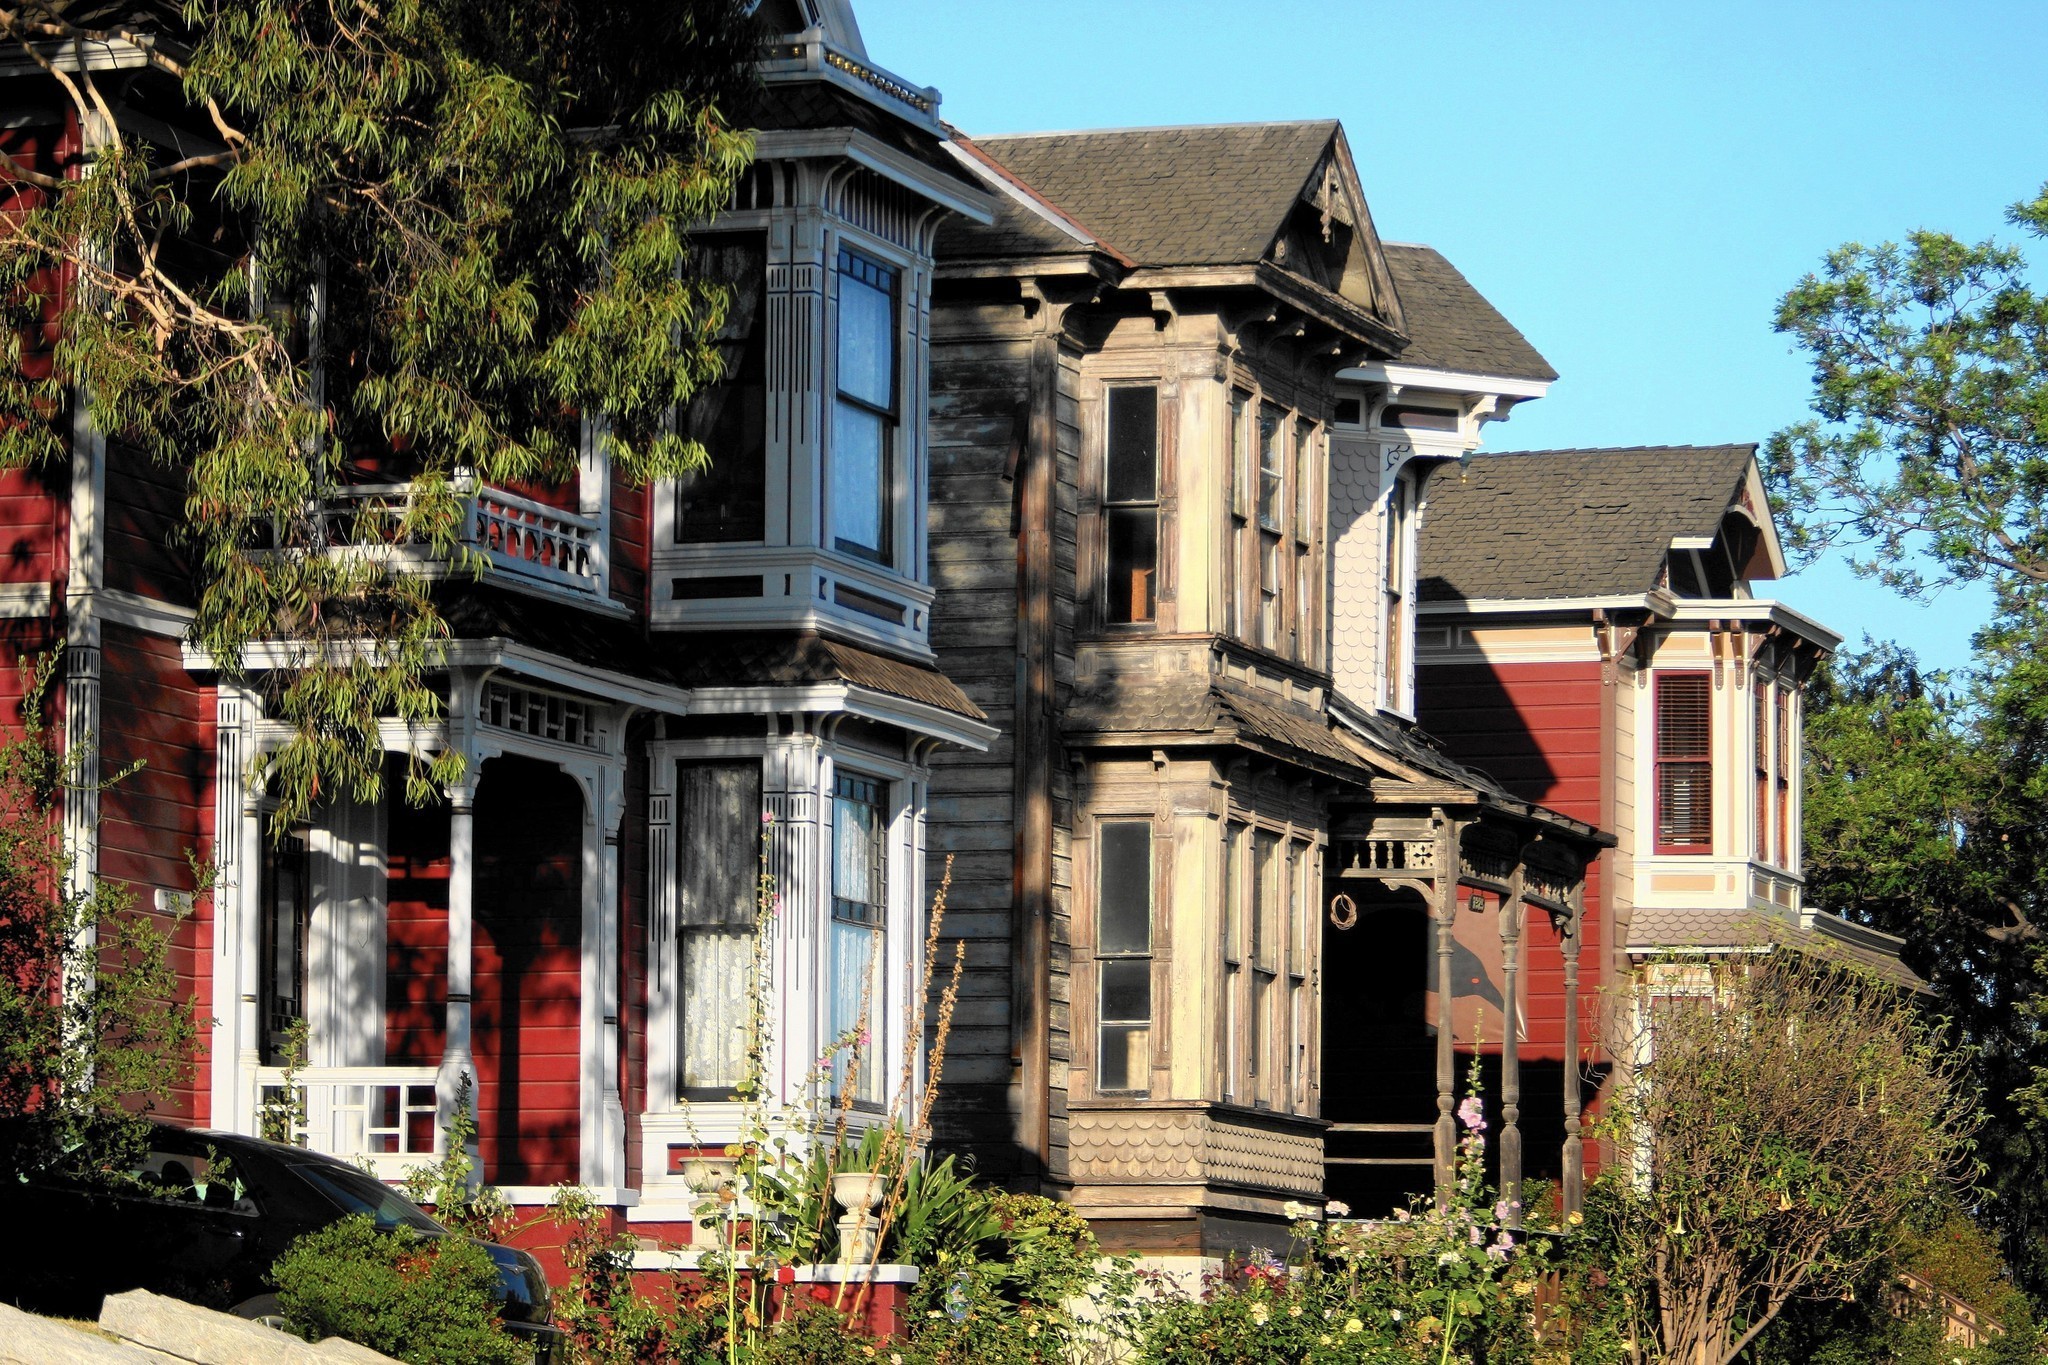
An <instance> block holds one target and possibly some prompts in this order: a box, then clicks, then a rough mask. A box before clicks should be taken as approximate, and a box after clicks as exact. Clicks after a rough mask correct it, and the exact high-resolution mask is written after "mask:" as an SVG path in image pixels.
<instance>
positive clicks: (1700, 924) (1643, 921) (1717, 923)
mask: <svg viewBox="0 0 2048 1365" xmlns="http://www.w3.org/2000/svg"><path fill="white" fill-rule="evenodd" d="M1904 946H1905V940H1903V939H1900V938H1897V937H1894V936H1893V935H1891V934H1886V933H1881V932H1880V931H1878V930H1875V929H1871V928H1868V927H1866V926H1864V925H1860V924H1854V923H1851V922H1850V921H1848V920H1845V919H1842V918H1841V917H1840V916H1837V915H1827V914H1814V915H1810V916H1803V917H1799V918H1797V919H1788V918H1786V917H1784V916H1783V915H1781V914H1777V913H1773V912H1769V911H1764V910H1756V909H1748V910H1728V909H1686V908H1672V907H1667V906H1639V907H1637V909H1636V912H1635V916H1634V918H1633V919H1632V920H1631V921H1630V922H1629V929H1628V951H1629V952H1630V954H1632V955H1633V956H1636V957H1652V956H1655V955H1657V954H1659V953H1667V952H1669V953H1679V954H1684V953H1730V952H1745V951H1768V950H1770V949H1772V948H1775V947H1785V948H1790V949H1792V950H1793V951H1795V952H1802V953H1812V954H1814V955H1815V956H1817V957H1821V958H1825V959H1827V960H1829V961H1833V962H1839V963H1841V964H1843V965H1846V966H1850V967H1854V968H1858V969H1860V970H1862V971H1866V972H1870V973H1873V974H1875V975H1876V976H1878V977H1879V978H1881V979H1883V980H1885V981H1889V982H1891V983H1892V984H1893V985H1895V986H1903V987H1905V988H1906V989H1908V990H1913V991H1925V990H1926V989H1927V982H1926V981H1925V980H1924V979H1923V978H1922V977H1921V976H1920V974H1919V973H1918V972H1915V971H1914V970H1913V969H1912V968H1911V967H1908V966H1907V965H1906V964H1905V963H1904V962H1903V961H1901V960H1900V958H1899V950H1900V949H1901V948H1903V947H1904Z"/></svg>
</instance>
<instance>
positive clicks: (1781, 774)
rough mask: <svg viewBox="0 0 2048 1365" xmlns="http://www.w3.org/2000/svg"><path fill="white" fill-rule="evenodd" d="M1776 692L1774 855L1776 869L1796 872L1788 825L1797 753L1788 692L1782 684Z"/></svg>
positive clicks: (1794, 834)
mask: <svg viewBox="0 0 2048 1365" xmlns="http://www.w3.org/2000/svg"><path fill="white" fill-rule="evenodd" d="M1776 692H1777V711H1778V727H1777V740H1778V743H1777V753H1778V766H1777V772H1776V774H1775V777H1774V785H1775V788H1776V790H1775V796H1776V803H1777V809H1778V842H1777V845H1776V851H1777V855H1778V866H1779V867H1784V868H1795V869H1796V868H1797V867H1798V866H1799V856H1798V851H1797V848H1796V847H1795V845H1796V842H1797V840H1798V837H1799V834H1798V831H1797V830H1796V829H1795V828H1794V827H1793V824H1792V774H1793V772H1794V768H1793V765H1794V764H1795V763H1797V762H1798V761H1799V749H1798V746H1796V745H1795V744H1793V742H1792V731H1793V720H1792V689H1791V688H1790V687H1788V686H1786V685H1785V684H1784V683H1779V684H1778V686H1777V688H1776Z"/></svg>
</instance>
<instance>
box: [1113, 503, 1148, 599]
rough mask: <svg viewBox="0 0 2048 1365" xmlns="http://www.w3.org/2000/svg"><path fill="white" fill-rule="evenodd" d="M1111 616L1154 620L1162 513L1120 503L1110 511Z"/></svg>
mask: <svg viewBox="0 0 2048 1365" xmlns="http://www.w3.org/2000/svg"><path fill="white" fill-rule="evenodd" d="M1108 531H1109V619H1110V620H1111V621H1113V622H1114V621H1150V620H1151V619H1153V617H1154V616H1155V615H1156V614H1157V605H1158V604H1157V597H1158V587H1157V578H1158V570H1159V513H1158V512H1157V511H1155V510H1153V509H1152V508H1150V507H1116V508H1111V509H1110V511H1109V514H1108Z"/></svg>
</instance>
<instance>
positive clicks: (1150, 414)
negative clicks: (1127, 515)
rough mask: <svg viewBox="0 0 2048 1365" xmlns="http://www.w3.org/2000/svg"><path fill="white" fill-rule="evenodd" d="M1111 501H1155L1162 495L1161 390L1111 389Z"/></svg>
mask: <svg viewBox="0 0 2048 1365" xmlns="http://www.w3.org/2000/svg"><path fill="white" fill-rule="evenodd" d="M1107 486H1108V492H1107V496H1108V499H1109V501H1111V502H1151V501H1153V500H1154V499H1155V498H1157V497H1158V496H1159V394H1158V390H1156V389H1150V388H1144V389H1111V390H1110V391H1109V478H1108V480H1107Z"/></svg>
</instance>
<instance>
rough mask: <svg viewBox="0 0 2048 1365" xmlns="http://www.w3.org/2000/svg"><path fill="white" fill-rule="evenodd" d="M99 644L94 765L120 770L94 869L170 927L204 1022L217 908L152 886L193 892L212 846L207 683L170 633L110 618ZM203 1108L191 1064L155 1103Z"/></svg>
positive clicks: (178, 966)
mask: <svg viewBox="0 0 2048 1365" xmlns="http://www.w3.org/2000/svg"><path fill="white" fill-rule="evenodd" d="M102 645H103V651H102V655H101V658H102V664H101V681H100V728H99V744H100V771H101V774H102V776H103V777H107V778H112V777H114V776H116V775H117V774H123V773H125V774H126V775H125V776H121V777H120V780H119V781H116V782H114V783H112V785H110V786H108V787H107V788H106V789H105V790H103V791H102V792H101V793H100V821H99V875H100V876H101V877H102V878H103V879H105V880H107V881H109V882H112V883H114V884H115V885H116V886H119V887H121V888H122V889H123V890H125V891H126V892H127V894H128V896H129V897H130V901H129V905H128V910H127V913H130V914H135V915H146V916H149V917H151V918H152V919H153V920H154V921H155V922H156V924H157V925H158V927H159V928H160V929H163V930H165V931H167V932H168V933H169V934H170V966H171V969H172V970H173V971H174V972H175V973H176V974H177V979H178V992H179V995H180V997H181V998H183V999H185V1000H188V1001H189V1002H190V1007H191V1009H192V1011H193V1016H194V1018H195V1019H198V1020H204V1019H207V1018H209V1017H211V1015H212V1013H213V995H212V988H213V982H212V973H211V972H210V971H209V970H208V964H209V962H210V961H211V951H212V946H213V941H214V940H213V926H214V911H213V906H212V905H211V904H210V902H207V901H202V902H201V903H200V904H198V905H197V906H195V907H194V909H193V911H192V912H191V913H189V914H176V915H164V914H160V913H159V912H158V910H157V907H156V892H157V891H158V890H160V889H161V890H165V891H171V892H184V893H190V892H191V891H192V890H193V889H194V887H193V875H192V864H191V862H190V861H189V859H188V855H191V856H195V857H199V858H205V857H208V856H210V853H211V848H212V843H213V770H214V756H215V752H216V750H215V746H214V734H213V731H214V696H213V689H212V688H211V687H209V686H204V685H202V684H200V683H198V682H197V681H195V680H194V679H193V678H192V676H191V675H190V674H189V673H187V672H186V671H185V667H184V664H183V661H182V659H181V657H180V654H179V648H178V642H177V641H176V640H174V639H168V638H165V637H163V636H158V635H145V634H143V633H141V632H140V631H135V630H130V629H128V628H126V627H123V626H117V625H111V624H110V625H107V626H106V627H105V628H104V633H103V635H102ZM137 765H139V766H137ZM131 767H132V768H133V771H129V769H130V768H131ZM208 1110H209V1091H208V1088H207V1077H206V1076H205V1074H204V1073H203V1070H202V1069H200V1068H197V1067H195V1069H194V1072H193V1074H192V1075H191V1076H189V1077H187V1078H185V1080H183V1081H182V1082H181V1083H180V1084H179V1085H178V1086H177V1087H176V1089H174V1090H173V1091H172V1092H171V1093H170V1094H169V1095H167V1096H163V1097H161V1100H160V1103H159V1105H158V1112H160V1113H161V1114H163V1115H164V1116H165V1117H168V1118H175V1119H181V1120H186V1121H190V1122H196V1123H204V1122H206V1121H207V1120H208Z"/></svg>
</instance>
